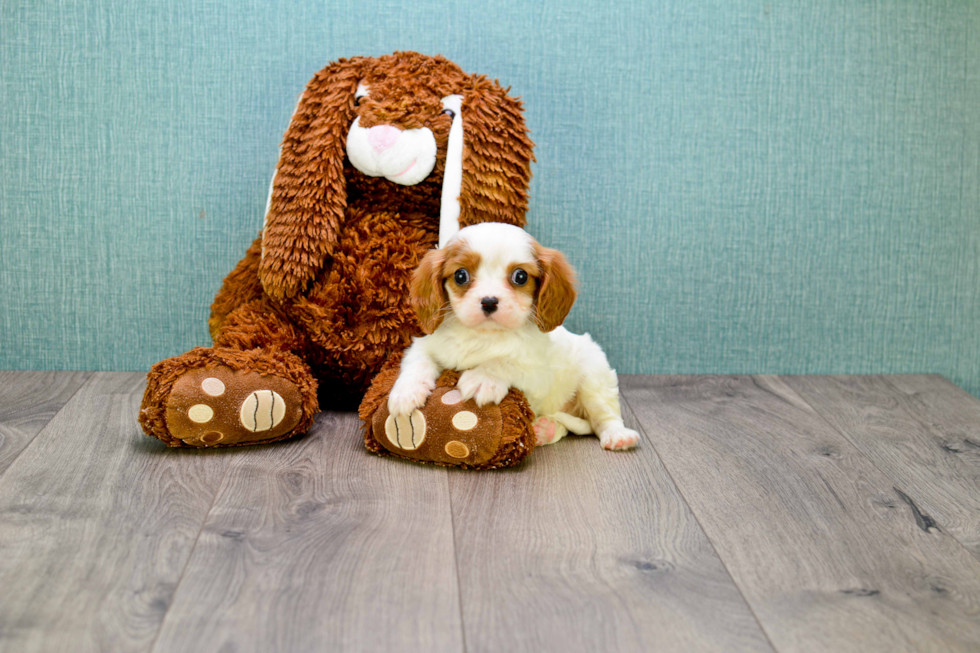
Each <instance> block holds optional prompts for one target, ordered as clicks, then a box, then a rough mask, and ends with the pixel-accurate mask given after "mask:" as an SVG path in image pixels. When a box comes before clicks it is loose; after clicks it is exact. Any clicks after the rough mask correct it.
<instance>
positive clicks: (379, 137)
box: [367, 125, 402, 154]
mask: <svg viewBox="0 0 980 653" xmlns="http://www.w3.org/2000/svg"><path fill="white" fill-rule="evenodd" d="M401 133H402V130H400V129H398V128H397V127H392V126H391V125H378V126H376V127H372V128H371V129H369V130H368V133H367V138H368V143H370V144H371V148H372V149H373V150H374V151H375V152H377V153H379V154H380V153H381V152H384V151H385V150H387V149H388V148H390V147H391V146H392V145H394V144H395V143H397V142H398V137H399V136H401Z"/></svg>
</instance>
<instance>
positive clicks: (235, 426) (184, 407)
mask: <svg viewBox="0 0 980 653" xmlns="http://www.w3.org/2000/svg"><path fill="white" fill-rule="evenodd" d="M301 417H302V402H301V397H300V393H299V390H298V388H297V387H296V386H295V385H293V384H292V383H290V382H289V381H286V380H285V379H281V378H279V377H277V376H271V375H262V374H258V373H256V372H235V371H233V370H231V369H229V368H227V367H216V368H211V369H204V368H198V369H192V370H190V371H188V372H187V373H185V374H183V375H182V376H181V377H180V378H179V379H177V381H176V382H175V383H174V386H173V390H172V391H171V393H170V397H169V398H168V399H167V407H166V421H167V428H168V430H169V431H170V433H171V434H173V435H174V436H175V437H176V438H178V439H180V440H181V441H183V442H184V443H185V444H187V445H190V446H192V447H214V446H228V445H235V444H256V443H259V442H264V441H266V440H275V439H279V438H281V437H282V436H284V435H286V434H287V433H289V432H290V431H291V430H293V429H294V428H295V427H296V425H297V424H298V423H299V421H300V418H301Z"/></svg>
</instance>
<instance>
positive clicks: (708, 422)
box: [621, 377, 980, 651]
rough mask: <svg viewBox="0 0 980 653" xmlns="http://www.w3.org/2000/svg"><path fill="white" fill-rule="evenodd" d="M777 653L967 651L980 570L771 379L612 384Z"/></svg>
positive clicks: (973, 633)
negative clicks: (617, 387) (619, 390)
mask: <svg viewBox="0 0 980 653" xmlns="http://www.w3.org/2000/svg"><path fill="white" fill-rule="evenodd" d="M621 381H622V383H623V387H624V394H625V395H626V397H627V400H628V401H629V403H630V405H631V406H632V407H633V409H634V410H635V412H636V414H637V416H638V417H639V419H640V422H641V423H642V424H643V426H644V428H645V430H646V433H647V435H648V437H649V439H650V440H651V441H652V443H653V444H654V445H655V446H656V448H657V451H658V453H659V454H660V457H661V458H662V460H663V462H664V465H665V466H666V468H667V469H668V471H669V472H670V474H671V476H672V478H673V479H674V481H675V482H676V483H677V486H678V488H679V489H680V491H681V492H682V493H683V494H684V497H685V499H686V500H687V502H688V504H689V505H690V506H691V508H692V510H693V512H694V514H695V515H696V516H697V518H698V521H699V522H700V524H701V526H702V528H703V529H704V531H705V533H706V534H707V536H708V537H709V538H710V540H711V541H712V543H713V544H714V546H715V549H716V550H717V551H718V553H719V555H720V556H721V559H722V560H723V561H724V562H725V565H726V566H727V568H728V570H729V572H730V573H731V575H732V577H733V578H734V579H735V582H736V584H737V585H738V587H739V588H740V589H741V591H742V593H743V594H744V595H745V597H746V598H747V599H748V602H749V604H750V605H751V606H752V608H753V610H754V611H755V614H756V615H757V616H758V618H759V621H760V622H761V624H762V626H763V628H764V629H765V631H766V633H767V634H768V636H769V638H770V640H771V641H772V642H773V644H774V645H775V647H776V648H777V649H778V650H780V651H813V650H828V651H829V650H832V651H874V650H879V651H897V650H902V651H908V650H922V651H924V650H943V651H953V650H961V651H976V650H977V649H978V647H980V563H978V561H977V560H976V559H975V558H974V557H973V556H971V555H970V554H969V552H967V550H966V549H964V548H963V547H962V546H961V545H960V544H959V542H957V541H956V540H955V539H954V538H952V537H951V536H949V535H947V534H946V533H945V532H943V531H942V530H941V529H938V528H935V527H931V526H930V523H929V520H928V519H927V518H926V517H927V516H924V515H922V514H921V513H919V512H917V511H915V510H914V509H913V508H911V507H910V506H909V505H907V504H906V503H905V502H904V501H903V499H902V498H901V494H900V493H899V492H897V491H896V489H895V488H894V487H893V483H892V482H891V480H890V479H889V478H888V477H887V476H885V474H884V473H882V472H881V471H880V470H879V469H878V468H877V467H875V465H874V464H873V463H872V462H871V460H869V459H868V458H867V457H866V456H865V455H864V454H863V453H861V452H860V451H859V450H858V449H856V448H855V447H854V446H853V445H852V444H851V443H850V442H848V441H847V440H846V439H845V438H844V437H843V436H842V435H841V434H840V433H839V432H837V431H836V430H835V429H833V428H832V427H831V426H830V425H829V424H827V423H826V422H825V421H824V420H823V419H822V418H821V417H820V416H819V415H818V414H817V413H816V412H815V411H814V410H813V409H812V408H811V407H810V406H809V405H808V404H807V403H806V402H805V401H804V400H803V399H802V398H800V397H799V395H797V394H796V393H794V392H793V390H792V389H791V388H789V386H787V385H785V383H783V382H782V381H781V380H780V379H779V378H778V377H623V379H622V380H621Z"/></svg>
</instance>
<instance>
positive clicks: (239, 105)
mask: <svg viewBox="0 0 980 653" xmlns="http://www.w3.org/2000/svg"><path fill="white" fill-rule="evenodd" d="M0 12H2V14H0V76H2V81H0V290H2V292H3V296H4V302H3V304H2V306H3V307H2V309H0V368H13V369H145V368H148V367H149V366H150V365H151V364H152V363H153V362H155V361H157V360H159V359H160V358H162V357H165V356H170V355H173V354H177V353H180V352H182V351H184V350H186V349H188V348H190V347H192V346H194V345H201V344H207V343H208V335H207V330H206V327H205V322H206V319H207V314H208V306H209V304H210V301H211V298H212V296H213V294H214V292H215V290H216V289H217V288H218V285H219V283H220V281H221V279H222V278H223V276H224V275H225V274H226V273H227V272H228V271H229V270H230V269H231V267H232V266H233V265H234V264H235V262H236V261H237V260H238V258H239V257H240V255H241V254H242V253H243V251H244V250H245V247H246V246H247V244H248V243H249V242H250V241H251V239H252V238H253V237H254V235H255V234H256V233H257V231H258V229H259V227H260V226H261V222H262V211H263V208H264V204H265V195H266V189H267V186H268V182H269V177H270V175H271V173H272V170H273V168H274V166H275V163H276V156H277V150H278V145H279V141H280V139H281V137H282V133H283V131H284V130H285V128H286V125H287V123H288V121H289V117H290V114H291V112H292V109H293V107H294V105H295V102H296V98H297V95H298V93H299V92H300V91H301V90H302V88H303V86H304V84H305V83H306V81H307V80H308V79H309V78H310V77H311V76H312V74H313V73H314V72H316V71H317V70H318V69H319V68H321V67H322V66H323V65H325V64H326V63H327V62H328V61H329V60H331V59H335V58H338V57H342V56H350V55H355V54H367V55H377V54H383V53H387V52H390V51H393V50H396V49H414V50H419V51H421V52H426V53H430V54H435V53H442V54H445V55H446V56H448V57H450V58H451V59H453V60H455V61H456V62H457V63H459V64H460V65H461V66H462V67H463V68H464V69H465V70H468V71H473V72H482V73H486V74H489V75H490V76H492V77H499V78H500V79H501V80H502V81H503V82H504V83H505V84H509V85H512V87H513V92H514V93H515V94H518V95H521V96H523V98H524V100H525V102H526V105H527V120H528V123H529V125H530V128H531V129H532V131H533V135H532V136H533V138H534V140H535V141H536V143H537V156H538V163H537V165H536V166H535V168H534V173H535V177H534V181H533V184H532V203H531V216H530V217H531V226H530V229H531V231H532V233H534V234H535V235H536V236H538V237H539V239H540V240H542V241H543V242H544V243H546V244H548V245H552V246H556V247H559V248H561V249H564V250H565V251H566V252H567V253H568V255H569V257H570V258H571V260H572V261H573V263H574V264H575V265H576V266H577V267H578V269H579V272H580V275H581V277H582V281H583V283H582V296H581V298H580V302H579V303H578V305H577V306H576V308H575V309H574V311H573V313H572V316H571V318H570V320H569V323H568V326H569V327H570V328H572V329H573V330H579V331H589V332H591V333H592V335H593V336H594V337H595V338H596V339H597V340H598V341H599V342H601V343H602V344H603V345H605V347H606V348H607V350H608V352H609V356H610V359H611V360H612V362H613V364H614V365H615V366H616V367H617V368H618V369H619V370H620V371H621V372H632V373H659V372H690V373H707V372H724V373H743V372H778V373H829V372H839V373H868V372H889V373H895V372H924V371H930V372H939V373H942V374H944V375H946V376H948V377H949V378H951V379H952V380H953V381H954V382H956V383H958V384H960V385H961V386H963V387H965V388H966V389H968V390H969V391H971V392H973V393H974V394H980V331H978V325H980V3H972V2H922V1H918V0H888V1H881V2H870V1H869V2H862V1H854V0H840V1H837V2H829V1H827V2H824V1H820V0H808V1H806V2H804V1H802V0H787V1H785V2H777V1H775V0H770V1H769V2H762V1H759V2H755V1H749V0H717V1H715V2H704V1H698V0H683V1H681V0H677V1H674V0H670V1H665V2H651V1H650V0H631V1H626V2H615V1H614V2H610V1H609V0H587V1H585V2H574V1H571V2H567V3H559V2H541V3H536V2H529V1H528V0H481V1H480V2H475V1H472V2H469V1H456V2H445V3H443V2H437V1H436V0H415V1H412V2H404V3H400V2H395V1H394V0H331V1H328V2H307V1H286V0H279V1H276V0H272V1H269V0H243V1H242V0H239V1H236V2H231V1H228V2H225V3H222V2H218V1H216V0H209V1H205V2H190V1H188V0H166V1H165V2H161V1H156V0H154V1H152V2H130V1H128V0H125V1H124V0H101V1H99V0H90V1H84V2H81V1H80V2H70V1H68V0H62V1H60V2H56V1H43V0H4V1H3V2H2V3H0Z"/></svg>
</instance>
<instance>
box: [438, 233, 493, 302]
mask: <svg viewBox="0 0 980 653" xmlns="http://www.w3.org/2000/svg"><path fill="white" fill-rule="evenodd" d="M447 249H448V250H449V251H448V252H447V254H446V262H445V263H444V264H443V266H442V278H443V279H444V280H446V285H447V286H448V287H449V292H451V293H453V295H455V296H456V297H462V296H463V295H465V294H466V291H467V290H469V289H470V287H471V286H472V285H473V281H474V279H476V271H477V269H478V268H479V267H480V261H482V260H483V257H481V256H480V254H479V253H478V252H474V251H473V250H472V249H470V248H469V246H468V245H466V243H462V242H454V243H452V244H450V245H449V246H448V247H447ZM460 269H463V270H466V271H467V272H468V273H469V275H470V278H469V281H467V282H466V283H465V284H463V285H459V284H458V283H456V279H455V278H454V277H455V275H456V271H457V270H460Z"/></svg>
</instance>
